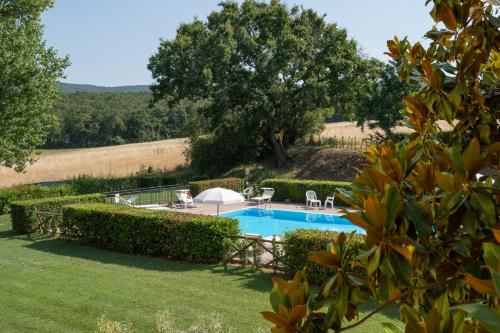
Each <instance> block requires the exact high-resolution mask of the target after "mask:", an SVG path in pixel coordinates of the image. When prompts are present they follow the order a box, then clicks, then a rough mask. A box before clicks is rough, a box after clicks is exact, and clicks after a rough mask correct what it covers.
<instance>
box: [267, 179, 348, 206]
mask: <svg viewBox="0 0 500 333" xmlns="http://www.w3.org/2000/svg"><path fill="white" fill-rule="evenodd" d="M349 185H350V183H348V182H337V181H327V180H298V179H280V178H274V179H265V180H263V181H262V182H261V186H262V187H272V188H274V189H275V190H276V192H275V193H274V197H273V200H275V201H286V200H290V201H292V202H304V203H305V202H306V192H307V191H308V190H313V191H315V192H316V195H317V196H318V199H320V200H321V201H323V200H325V199H326V197H327V196H332V195H333V194H334V193H335V190H336V189H337V188H345V187H348V186H349ZM335 204H340V205H341V204H342V202H341V201H340V200H338V199H335Z"/></svg>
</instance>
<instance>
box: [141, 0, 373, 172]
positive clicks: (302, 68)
mask: <svg viewBox="0 0 500 333" xmlns="http://www.w3.org/2000/svg"><path fill="white" fill-rule="evenodd" d="M148 67H149V69H150V70H151V72H152V75H153V78H154V79H155V84H154V85H153V86H152V91H153V94H154V97H155V99H156V100H160V99H168V100H169V102H170V103H176V101H178V100H180V99H182V98H189V99H204V100H207V101H208V104H207V107H206V108H205V109H204V110H202V112H201V113H202V115H203V116H204V118H205V119H206V121H207V122H208V124H209V127H210V129H211V130H212V131H213V132H212V135H215V136H217V135H222V136H227V137H228V138H231V140H232V141H231V144H232V147H231V149H232V150H233V151H234V152H235V155H234V156H235V157H239V158H241V157H242V156H245V155H247V154H250V155H251V154H254V153H255V154H262V153H264V154H265V153H268V152H270V153H271V154H272V155H273V156H274V157H276V159H277V160H278V161H279V163H280V164H284V163H286V161H287V155H286V152H285V148H286V147H287V146H289V145H290V144H293V143H294V142H295V141H296V140H297V139H299V138H300V137H301V136H304V135H308V134H311V133H314V132H318V131H319V130H321V126H322V124H323V120H324V117H325V115H327V114H331V113H332V112H334V111H337V112H346V113H348V112H353V110H354V105H355V104H356V103H357V100H358V97H359V94H360V93H361V92H362V90H363V88H362V87H363V86H364V85H365V84H366V83H367V82H369V81H370V80H371V77H370V75H371V72H370V70H369V68H370V65H369V64H368V61H367V60H366V59H364V58H363V57H362V56H360V53H359V50H358V47H357V45H356V42H355V41H354V40H352V39H350V38H348V36H347V32H346V31H345V30H344V29H341V28H338V27H337V25H336V24H330V23H327V22H326V21H325V19H324V16H321V15H318V14H317V13H316V12H314V11H313V10H311V9H304V8H299V7H297V6H295V7H293V8H288V7H287V6H286V5H285V4H284V3H282V2H281V1H278V0H272V1H270V2H258V1H251V0H246V1H244V2H243V3H241V4H238V3H236V2H232V1H228V2H222V3H221V4H220V10H219V11H216V12H212V13H211V14H210V15H209V16H208V18H207V21H206V22H204V21H201V20H199V19H195V20H194V22H192V23H188V24H182V25H181V26H180V27H179V28H178V30H177V35H176V37H175V39H172V40H163V41H162V42H161V45H160V47H159V49H158V52H157V53H156V54H155V55H153V56H152V57H151V59H150V62H149V66H148ZM212 142H213V143H216V142H227V140H224V138H220V139H215V140H212ZM221 150H222V149H221ZM224 150H225V149H224ZM238 161H241V160H240V159H238ZM227 162H228V161H227V160H226V161H224V163H227ZM221 163H222V162H221ZM233 163H234V162H233Z"/></svg>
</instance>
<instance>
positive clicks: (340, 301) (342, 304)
mask: <svg viewBox="0 0 500 333" xmlns="http://www.w3.org/2000/svg"><path fill="white" fill-rule="evenodd" d="M349 289H350V288H349V286H348V285H347V283H345V282H342V283H341V284H340V288H339V291H338V293H337V297H336V299H335V305H334V307H335V310H336V311H337V314H338V315H339V317H341V318H342V317H344V316H345V314H346V312H347V304H348V303H349Z"/></svg>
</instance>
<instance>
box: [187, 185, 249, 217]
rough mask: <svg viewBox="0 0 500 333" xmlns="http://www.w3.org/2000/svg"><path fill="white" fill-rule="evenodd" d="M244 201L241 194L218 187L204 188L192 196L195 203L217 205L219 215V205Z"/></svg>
mask: <svg viewBox="0 0 500 333" xmlns="http://www.w3.org/2000/svg"><path fill="white" fill-rule="evenodd" d="M244 201H245V198H243V196H242V195H241V194H239V193H237V192H235V191H231V190H228V189H225V188H220V187H216V188H211V189H208V190H205V191H203V192H201V193H200V194H198V195H197V196H196V197H195V198H194V202H196V203H205V204H212V205H217V215H219V205H230V204H236V203H242V202H244Z"/></svg>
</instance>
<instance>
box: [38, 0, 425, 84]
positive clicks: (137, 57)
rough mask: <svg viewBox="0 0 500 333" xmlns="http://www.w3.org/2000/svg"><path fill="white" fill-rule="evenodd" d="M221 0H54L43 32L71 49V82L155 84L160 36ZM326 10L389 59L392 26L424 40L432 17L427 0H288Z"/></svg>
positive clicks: (373, 52) (62, 50) (371, 51)
mask: <svg viewBox="0 0 500 333" xmlns="http://www.w3.org/2000/svg"><path fill="white" fill-rule="evenodd" d="M219 2H220V1H219V0H180V1H178V0H55V6H54V8H51V9H49V10H48V11H47V12H46V13H44V15H43V18H42V21H43V23H44V25H45V39H46V41H47V45H48V46H53V47H54V48H56V49H57V50H58V51H59V54H60V55H69V56H70V60H71V66H70V67H69V68H68V69H67V70H66V76H67V78H66V79H65V80H64V81H66V82H71V83H86V84H96V85H105V86H116V85H129V84H149V83H151V81H152V79H151V75H150V72H149V71H148V70H147V68H146V66H147V63H148V59H149V57H150V56H151V55H152V54H153V53H155V52H156V50H157V48H158V45H159V40H160V38H164V39H170V38H173V37H174V36H175V31H176V29H177V27H178V25H179V24H180V23H182V22H190V21H192V19H193V17H195V16H198V17H199V18H205V17H206V16H207V14H209V13H210V12H211V11H213V10H215V9H217V4H218V3H219ZM285 2H286V3H288V4H289V5H293V4H299V5H303V6H304V7H306V8H313V9H315V10H316V11H317V12H318V13H326V14H327V16H326V20H327V21H329V22H336V23H337V24H338V25H339V26H340V27H343V28H346V29H347V31H348V34H349V35H350V37H353V38H354V39H356V40H357V41H358V42H359V44H360V45H361V47H362V49H363V51H364V52H365V53H366V54H368V55H370V56H373V57H377V58H379V59H382V60H387V59H386V56H384V55H383V52H385V47H386V40H387V39H389V38H392V37H393V36H394V34H397V35H398V36H400V37H404V36H406V35H407V36H408V37H409V38H410V41H417V40H421V39H422V36H423V34H424V33H425V32H426V31H427V30H429V28H430V27H431V26H432V24H433V21H432V19H431V18H430V16H429V15H428V12H429V10H430V8H426V7H425V6H424V3H425V1H424V0H286V1H285Z"/></svg>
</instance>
